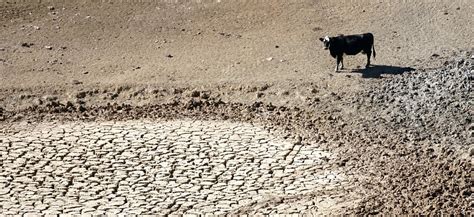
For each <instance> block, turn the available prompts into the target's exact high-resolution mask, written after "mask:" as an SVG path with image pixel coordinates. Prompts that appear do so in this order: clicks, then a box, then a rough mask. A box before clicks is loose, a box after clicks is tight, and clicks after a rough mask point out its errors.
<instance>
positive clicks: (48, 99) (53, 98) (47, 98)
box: [43, 96, 58, 102]
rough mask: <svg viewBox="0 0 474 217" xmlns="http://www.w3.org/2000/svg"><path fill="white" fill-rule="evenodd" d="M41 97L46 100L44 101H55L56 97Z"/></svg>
mask: <svg viewBox="0 0 474 217" xmlns="http://www.w3.org/2000/svg"><path fill="white" fill-rule="evenodd" d="M43 99H44V100H46V101H50V102H52V101H56V100H57V99H58V97H57V96H43Z"/></svg>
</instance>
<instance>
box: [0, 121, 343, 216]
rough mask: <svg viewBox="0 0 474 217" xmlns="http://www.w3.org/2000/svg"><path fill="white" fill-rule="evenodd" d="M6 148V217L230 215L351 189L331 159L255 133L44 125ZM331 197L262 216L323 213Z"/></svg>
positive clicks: (242, 127) (229, 125)
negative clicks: (28, 216)
mask: <svg viewBox="0 0 474 217" xmlns="http://www.w3.org/2000/svg"><path fill="white" fill-rule="evenodd" d="M18 127H21V126H18ZM0 141H1V145H0V148H1V150H0V151H1V160H2V162H3V166H2V168H1V171H0V189H2V190H0V204H1V206H2V207H3V210H4V213H5V214H24V213H47V214H59V213H68V214H82V213H92V214H104V213H130V214H147V213H162V214H166V213H168V214H170V213H174V214H176V213H196V214H198V213H215V214H225V213H229V212H232V211H233V210H236V209H239V208H240V207H243V206H246V205H251V204H254V203H256V202H258V201H261V200H265V199H266V198H271V197H273V196H276V195H278V196H282V195H283V196H297V195H302V194H307V193H311V192H314V191H318V190H319V191H324V190H330V189H332V188H335V187H337V186H341V185H344V183H345V180H344V176H343V175H342V174H338V173H336V172H334V171H330V170H322V167H323V165H324V162H325V161H324V160H325V158H330V157H331V154H330V153H327V152H323V151H322V150H320V149H318V148H317V147H316V146H314V145H311V144H301V143H295V142H292V141H285V140H284V139H281V138H278V136H276V135H274V134H273V133H272V132H269V131H268V130H266V129H264V128H263V127H261V126H259V125H253V124H248V123H238V122H237V123H233V122H215V121H166V122H158V123H156V122H151V121H150V122H143V121H141V122H140V121H125V122H105V123H99V124H98V123H93V122H92V123H81V122H77V123H69V124H62V125H52V124H50V125H48V124H39V125H35V126H30V127H29V129H28V130H22V131H21V132H18V133H13V132H12V133H5V134H2V135H1V137H0ZM315 168H318V169H320V170H319V172H315V170H314V169H315ZM328 196H329V195H326V197H319V198H318V200H316V201H307V202H306V203H302V204H298V205H296V206H291V207H290V206H289V205H288V204H281V205H280V206H275V207H274V208H273V209H270V210H262V211H263V212H264V213H265V212H266V213H272V212H279V213H282V212H283V213H293V212H294V213H297V212H302V211H307V210H311V209H312V210H317V207H318V206H324V205H326V206H328V205H330V201H329V200H325V198H328V199H329V197H328ZM328 203H329V204H328Z"/></svg>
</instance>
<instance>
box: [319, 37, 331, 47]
mask: <svg viewBox="0 0 474 217" xmlns="http://www.w3.org/2000/svg"><path fill="white" fill-rule="evenodd" d="M319 40H320V41H322V42H323V43H324V47H323V48H324V50H327V49H329V47H331V38H329V36H325V37H324V38H319Z"/></svg>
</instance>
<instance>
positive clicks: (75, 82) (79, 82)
mask: <svg viewBox="0 0 474 217" xmlns="http://www.w3.org/2000/svg"><path fill="white" fill-rule="evenodd" d="M72 84H74V85H79V84H82V82H81V81H79V80H72Z"/></svg>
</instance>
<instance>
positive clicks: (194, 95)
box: [191, 90, 201, 97]
mask: <svg viewBox="0 0 474 217" xmlns="http://www.w3.org/2000/svg"><path fill="white" fill-rule="evenodd" d="M200 95H201V93H200V92H199V91H197V90H193V91H192V92H191V97H199V96H200Z"/></svg>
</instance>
